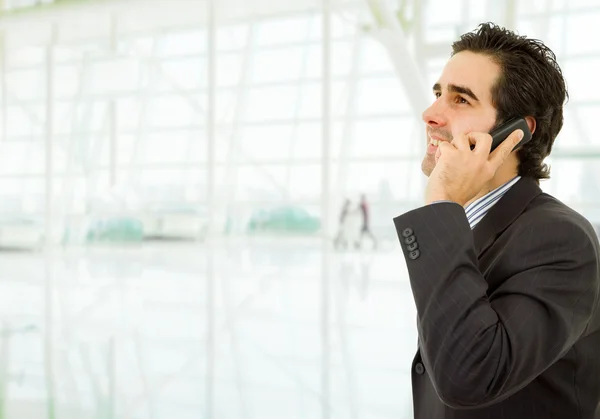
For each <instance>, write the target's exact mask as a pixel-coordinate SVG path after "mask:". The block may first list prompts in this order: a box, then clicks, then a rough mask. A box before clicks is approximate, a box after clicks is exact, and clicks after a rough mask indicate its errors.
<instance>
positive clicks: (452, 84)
mask: <svg viewBox="0 0 600 419" xmlns="http://www.w3.org/2000/svg"><path fill="white" fill-rule="evenodd" d="M499 75H500V67H499V66H498V65H497V64H496V63H494V62H493V61H492V60H491V59H490V58H488V57H487V56H485V55H482V54H476V53H473V52H470V51H463V52H459V53H458V54H456V55H454V56H453V57H452V58H450V60H449V61H448V63H447V64H446V67H444V71H443V72H442V75H441V77H440V78H439V81H438V82H437V83H435V85H434V86H433V94H434V96H435V98H436V99H435V101H434V102H433V104H432V105H431V106H430V107H429V108H427V109H426V110H425V111H424V112H423V121H424V122H425V126H426V131H427V152H426V154H425V157H424V158H423V162H422V163H421V170H423V173H425V175H427V176H429V175H430V174H431V172H432V171H433V169H434V168H435V153H436V152H437V149H438V147H437V143H438V141H452V138H453V135H452V133H453V132H454V133H457V132H471V131H475V132H489V131H490V130H491V129H492V128H493V127H494V124H495V122H496V108H495V107H494V106H493V104H492V95H491V90H492V86H493V85H494V83H495V82H496V79H497V78H498V76H499Z"/></svg>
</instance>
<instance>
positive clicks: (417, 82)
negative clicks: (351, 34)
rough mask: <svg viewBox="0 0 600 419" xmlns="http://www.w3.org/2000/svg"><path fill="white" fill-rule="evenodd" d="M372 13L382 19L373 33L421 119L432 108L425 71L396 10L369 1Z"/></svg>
mask: <svg viewBox="0 0 600 419" xmlns="http://www.w3.org/2000/svg"><path fill="white" fill-rule="evenodd" d="M366 1H367V3H368V5H369V7H370V8H371V10H373V11H376V14H377V17H378V18H380V19H381V26H380V27H379V28H376V29H373V33H372V34H373V36H374V37H375V38H376V39H377V40H379V41H380V42H381V43H382V44H383V45H384V46H385V47H386V49H387V52H388V54H389V56H390V58H391V60H392V64H393V65H394V69H395V71H396V74H397V75H398V78H399V79H400V82H401V83H402V85H403V86H404V90H405V91H406V94H407V97H408V100H409V102H410V105H411V109H412V111H413V116H414V117H415V120H420V119H421V112H422V111H423V110H424V109H425V108H427V107H428V106H429V102H428V101H427V97H428V92H429V90H428V89H427V88H426V86H425V80H424V78H423V74H422V73H423V70H422V69H421V68H419V66H418V64H417V62H416V60H415V59H414V57H413V55H412V54H411V52H410V50H409V48H408V41H407V39H406V37H405V36H404V31H403V29H402V27H401V26H400V23H399V22H398V20H397V19H396V17H395V15H394V13H393V11H392V10H390V9H389V7H388V5H387V3H386V2H385V1H383V0H366Z"/></svg>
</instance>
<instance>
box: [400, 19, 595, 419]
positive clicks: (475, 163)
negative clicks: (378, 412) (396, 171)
mask: <svg viewBox="0 0 600 419" xmlns="http://www.w3.org/2000/svg"><path fill="white" fill-rule="evenodd" d="M433 93H434V95H435V101H434V102H433V104H432V105H431V107H430V108H428V109H427V110H425V112H424V113H423V120H424V122H425V124H426V132H427V141H428V145H427V153H426V155H425V158H424V160H423V163H422V169H423V172H424V173H425V174H426V175H427V176H428V177H429V179H428V184H427V188H426V193H425V197H426V199H425V203H426V205H425V206H423V207H421V208H418V209H415V210H413V211H410V212H408V213H406V214H403V215H401V216H399V217H397V218H395V219H394V224H395V227H396V230H397V233H398V237H399V239H400V243H401V246H402V249H403V253H404V255H405V258H406V264H407V267H408V272H409V276H410V282H411V287H412V291H413V294H414V299H415V303H416V307H417V313H418V322H417V328H418V334H419V349H418V353H417V355H416V357H415V359H414V361H413V365H412V384H413V399H414V413H415V417H416V418H419V419H438V418H454V419H466V418H468V419H471V418H472V419H475V418H477V419H480V418H485V419H495V418H498V419H500V418H502V419H508V418H510V419H519V418H527V419H534V418H540V419H553V418H556V419H559V418H560V419H576V418H578V419H598V418H600V406H599V402H600V310H599V303H598V299H599V288H600V265H599V263H600V262H599V261H600V251H599V247H600V246H599V244H598V239H597V237H596V235H595V232H594V229H593V228H592V226H591V225H590V223H589V222H588V221H587V220H586V219H585V218H584V217H582V216H581V215H579V214H578V213H576V212H575V211H573V210H572V209H570V208H569V207H567V206H566V205H564V204H563V203H561V202H560V201H558V200H557V199H555V198H553V197H551V196H549V195H547V194H545V193H543V192H542V191H541V190H540V188H539V186H538V185H539V180H540V179H544V178H548V177H549V168H548V167H547V166H546V165H545V164H544V163H543V160H544V158H545V157H546V156H548V155H549V154H550V151H551V149H552V144H553V142H554V139H555V138H556V136H557V134H558V132H559V131H560V129H561V127H562V123H563V110H562V108H563V104H564V102H565V100H566V97H567V92H566V88H565V82H564V80H563V77H562V74H561V70H560V68H559V66H558V64H557V63H556V60H555V56H554V54H553V53H552V51H550V49H548V48H547V47H546V46H545V45H544V44H543V43H541V42H540V41H537V40H532V39H527V38H525V37H522V36H517V35H516V34H514V33H513V32H510V31H508V30H505V29H504V28H500V27H498V26H496V25H493V24H483V25H480V26H479V28H478V29H477V30H476V31H474V32H471V33H468V34H465V35H463V36H462V37H461V38H460V40H459V41H457V42H455V43H454V44H453V53H452V56H451V58H450V60H449V61H448V63H447V65H446V67H445V68H444V70H443V72H442V74H441V76H440V78H439V81H438V82H437V83H436V84H435V85H434V87H433ZM513 117H525V119H526V121H527V124H528V127H529V130H530V131H531V132H532V133H533V138H532V139H531V141H529V142H528V143H526V144H525V145H523V146H522V147H520V148H518V149H516V150H515V151H513V148H514V147H515V146H516V145H517V144H518V142H519V139H520V138H521V134H522V131H520V130H517V131H515V132H513V133H512V134H511V135H509V136H508V138H507V139H506V140H504V142H503V143H502V144H500V146H499V147H498V148H497V149H496V150H495V151H494V152H492V153H491V154H490V148H491V137H490V135H489V134H487V133H488V132H489V131H490V130H492V129H493V128H494V127H496V126H498V125H500V124H501V123H502V122H504V121H506V120H508V119H510V118H513ZM473 145H474V148H473V149H472V148H471V146H473Z"/></svg>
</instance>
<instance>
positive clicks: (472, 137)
mask: <svg viewBox="0 0 600 419" xmlns="http://www.w3.org/2000/svg"><path fill="white" fill-rule="evenodd" d="M469 143H470V144H472V145H473V151H474V152H475V153H477V154H485V155H488V154H490V150H491V149H492V136H491V135H490V134H487V133H485V132H472V133H470V134H469Z"/></svg>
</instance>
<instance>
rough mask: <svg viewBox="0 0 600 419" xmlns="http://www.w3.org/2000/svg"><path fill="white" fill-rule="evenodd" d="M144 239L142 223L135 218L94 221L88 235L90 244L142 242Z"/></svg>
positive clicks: (87, 238)
mask: <svg viewBox="0 0 600 419" xmlns="http://www.w3.org/2000/svg"><path fill="white" fill-rule="evenodd" d="M143 237H144V227H143V225H142V222H141V221H139V220H136V219H134V218H127V217H123V218H109V219H101V220H96V221H94V222H93V223H92V224H91V225H90V227H89V229H88V231H87V235H86V240H87V242H88V243H98V242H111V243H113V242H118V243H129V242H141V241H142V239H143Z"/></svg>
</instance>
